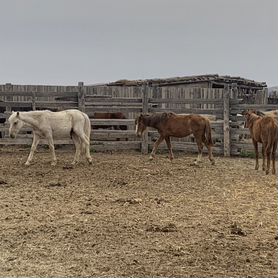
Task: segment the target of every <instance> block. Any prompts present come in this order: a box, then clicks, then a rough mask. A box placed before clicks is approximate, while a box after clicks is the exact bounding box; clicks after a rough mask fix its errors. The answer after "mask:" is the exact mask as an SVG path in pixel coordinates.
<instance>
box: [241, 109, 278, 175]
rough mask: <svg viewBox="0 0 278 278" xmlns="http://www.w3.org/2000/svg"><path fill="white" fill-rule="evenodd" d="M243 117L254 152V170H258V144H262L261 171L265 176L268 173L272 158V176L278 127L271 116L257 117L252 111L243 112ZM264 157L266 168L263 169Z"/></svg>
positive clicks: (274, 170)
mask: <svg viewBox="0 0 278 278" xmlns="http://www.w3.org/2000/svg"><path fill="white" fill-rule="evenodd" d="M243 115H244V116H245V127H247V128H249V131H250V135H251V138H252V142H253V145H254V148H255V152H256V164H255V170H258V169H259V152H258V143H262V156H263V165H262V169H263V171H265V173H266V175H267V174H268V173H269V171H270V156H271V158H272V174H273V175H275V174H276V169H275V153H276V149H277V140H278V127H277V121H276V120H275V118H274V117H273V116H259V115H257V114H256V111H254V110H247V111H243ZM265 157H267V166H266V168H265Z"/></svg>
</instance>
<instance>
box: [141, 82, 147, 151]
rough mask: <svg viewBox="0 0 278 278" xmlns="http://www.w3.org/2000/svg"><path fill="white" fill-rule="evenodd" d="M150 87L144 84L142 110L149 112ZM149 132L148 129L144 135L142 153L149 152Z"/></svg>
mask: <svg viewBox="0 0 278 278" xmlns="http://www.w3.org/2000/svg"><path fill="white" fill-rule="evenodd" d="M148 89H149V88H148V87H147V86H146V85H145V84H144V85H143V86H142V91H141V93H142V112H143V113H148V112H149V90H148ZM148 141H149V132H148V131H146V132H145V133H144V134H143V137H142V144H141V153H142V154H147V153H148V150H149V142H148Z"/></svg>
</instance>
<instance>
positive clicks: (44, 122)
mask: <svg viewBox="0 0 278 278" xmlns="http://www.w3.org/2000/svg"><path fill="white" fill-rule="evenodd" d="M8 122H9V124H10V128H9V135H10V137H11V138H16V135H17V134H18V132H19V131H20V129H21V128H22V127H23V126H24V125H26V126H29V127H31V128H32V130H33V143H32V146H31V151H30V154H29V156H28V158H27V161H26V163H25V165H26V166H29V165H30V163H31V161H32V159H33V155H34V152H35V150H36V148H37V146H38V144H39V141H40V139H46V140H47V141H48V145H49V149H50V151H51V153H52V162H51V165H52V166H55V165H56V163H57V158H56V155H55V149H54V141H53V138H55V139H61V138H69V137H71V138H72V140H73V142H74V144H75V148H76V152H75V156H74V160H73V162H72V164H73V165H74V164H76V163H78V161H79V158H80V154H81V152H82V151H84V152H85V155H86V158H87V161H88V162H89V164H91V163H92V158H91V155H90V135H91V122H90V119H89V117H88V116H87V115H86V114H85V113H83V112H81V111H79V110H76V109H69V110H64V111H60V112H52V111H49V110H41V111H28V112H13V113H12V114H11V116H10V117H9V119H8Z"/></svg>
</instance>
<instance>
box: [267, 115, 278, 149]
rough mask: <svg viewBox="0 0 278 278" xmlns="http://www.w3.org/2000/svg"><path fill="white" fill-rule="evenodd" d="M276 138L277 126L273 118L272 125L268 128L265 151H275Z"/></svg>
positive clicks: (277, 134)
mask: <svg viewBox="0 0 278 278" xmlns="http://www.w3.org/2000/svg"><path fill="white" fill-rule="evenodd" d="M277 138H278V128H277V124H276V123H275V120H274V121H273V124H272V126H271V127H270V128H269V130H268V138H267V145H266V149H265V150H266V151H267V152H270V153H271V152H275V151H276V150H275V148H276V147H275V146H277Z"/></svg>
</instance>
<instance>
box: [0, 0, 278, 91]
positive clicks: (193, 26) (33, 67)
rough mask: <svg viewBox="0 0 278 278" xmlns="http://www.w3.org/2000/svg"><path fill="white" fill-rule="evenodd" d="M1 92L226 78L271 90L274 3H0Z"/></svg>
mask: <svg viewBox="0 0 278 278" xmlns="http://www.w3.org/2000/svg"><path fill="white" fill-rule="evenodd" d="M0 11H1V16H0V84H4V83H13V84H53V85H75V84H77V82H78V81H84V82H85V84H94V83H102V82H107V81H115V80H118V79H141V78H156V77H160V78H163V77H175V76H187V75H195V74H214V73H218V74H221V75H222V74H227V75H232V76H241V77H245V78H250V79H254V80H256V81H266V82H267V84H268V85H269V86H273V85H278V1H277V0H0Z"/></svg>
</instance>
